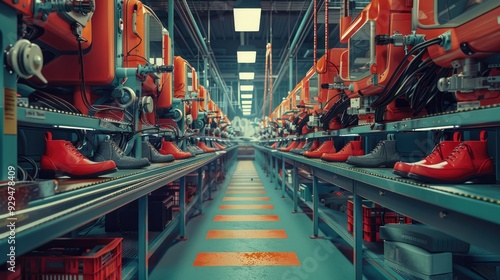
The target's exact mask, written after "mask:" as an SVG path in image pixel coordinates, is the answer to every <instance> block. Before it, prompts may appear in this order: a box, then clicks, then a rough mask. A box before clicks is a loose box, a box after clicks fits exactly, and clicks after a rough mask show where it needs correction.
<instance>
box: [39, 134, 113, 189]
mask: <svg viewBox="0 0 500 280" xmlns="http://www.w3.org/2000/svg"><path fill="white" fill-rule="evenodd" d="M116 170H117V169H116V164H115V162H114V161H112V160H106V161H102V162H93V161H91V160H89V159H88V158H86V157H85V156H83V155H82V154H81V153H80V152H79V151H78V150H77V149H76V148H75V146H73V144H71V142H69V141H64V140H52V133H51V132H46V133H45V154H44V155H42V157H41V159H40V178H44V179H52V178H55V177H56V176H64V175H66V176H69V177H72V178H92V177H97V176H100V175H104V174H108V173H113V172H115V171H116Z"/></svg>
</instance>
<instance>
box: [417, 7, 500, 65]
mask: <svg viewBox="0 0 500 280" xmlns="http://www.w3.org/2000/svg"><path fill="white" fill-rule="evenodd" d="M457 2H458V1H457ZM462 2H463V1H462ZM469 2H471V4H470V5H471V6H464V7H463V9H464V10H463V11H460V12H457V16H456V17H454V18H452V19H450V20H449V21H447V22H446V23H440V22H439V18H438V14H439V10H437V9H438V5H437V4H436V3H435V1H422V0H419V1H417V17H416V20H417V34H424V35H425V37H426V39H427V40H429V39H432V38H436V37H438V36H439V35H441V34H444V33H445V32H450V33H451V49H450V50H445V49H444V48H443V47H441V46H439V45H434V46H431V47H429V48H428V50H429V55H430V56H431V58H432V60H433V61H434V62H435V63H436V64H438V65H440V66H442V67H451V66H452V65H451V63H452V62H453V61H455V60H458V59H464V58H482V57H486V56H490V55H492V53H499V52H500V44H498V37H499V36H500V24H499V18H500V2H499V1H469ZM481 2H485V3H484V4H480V3H481ZM456 4H458V3H456ZM468 5H469V4H468ZM456 9H459V8H458V7H456ZM469 15H472V16H473V18H471V17H470V16H469ZM463 43H466V44H467V45H468V46H469V48H470V49H471V50H472V51H473V52H474V53H465V52H464V51H463V50H462V49H461V47H460V46H461V44H463Z"/></svg>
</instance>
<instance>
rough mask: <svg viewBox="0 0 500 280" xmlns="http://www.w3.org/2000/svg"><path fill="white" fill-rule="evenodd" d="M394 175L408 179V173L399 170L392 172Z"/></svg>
mask: <svg viewBox="0 0 500 280" xmlns="http://www.w3.org/2000/svg"><path fill="white" fill-rule="evenodd" d="M392 173H394V174H396V175H398V176H400V177H403V178H408V172H403V171H399V170H392Z"/></svg>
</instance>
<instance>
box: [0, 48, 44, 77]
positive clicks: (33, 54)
mask: <svg viewBox="0 0 500 280" xmlns="http://www.w3.org/2000/svg"><path fill="white" fill-rule="evenodd" d="M6 57H7V64H8V65H9V66H10V67H11V68H12V70H13V71H14V72H15V73H16V74H17V75H18V76H19V77H21V78H25V79H29V78H31V77H33V76H35V77H37V78H38V79H40V81H42V82H43V83H44V84H46V83H47V80H46V79H45V77H44V76H43V75H42V67H43V54H42V50H41V49H40V47H39V46H38V45H37V44H33V43H31V42H30V41H28V40H26V39H21V40H19V41H17V42H16V43H15V44H14V45H13V46H12V47H10V48H9V49H7V50H6Z"/></svg>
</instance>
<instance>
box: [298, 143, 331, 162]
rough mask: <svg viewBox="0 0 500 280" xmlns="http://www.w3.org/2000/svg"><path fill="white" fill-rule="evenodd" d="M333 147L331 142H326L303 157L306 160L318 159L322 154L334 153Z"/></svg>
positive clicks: (305, 153)
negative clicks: (306, 158)
mask: <svg viewBox="0 0 500 280" xmlns="http://www.w3.org/2000/svg"><path fill="white" fill-rule="evenodd" d="M335 151H336V150H335V147H334V146H333V140H327V141H325V142H323V144H321V146H319V148H317V149H316V150H314V151H312V152H311V151H307V152H304V156H306V157H308V158H320V157H321V156H322V155H323V154H324V153H335Z"/></svg>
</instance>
